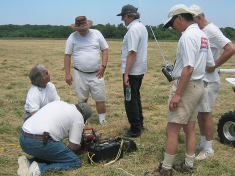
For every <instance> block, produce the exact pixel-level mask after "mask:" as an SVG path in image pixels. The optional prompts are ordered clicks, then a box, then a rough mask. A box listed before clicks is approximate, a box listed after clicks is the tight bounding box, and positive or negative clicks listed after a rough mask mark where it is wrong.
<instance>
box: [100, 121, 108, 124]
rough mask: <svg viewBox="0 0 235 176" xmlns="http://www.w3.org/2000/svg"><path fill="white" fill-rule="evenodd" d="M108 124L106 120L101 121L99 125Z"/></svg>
mask: <svg viewBox="0 0 235 176" xmlns="http://www.w3.org/2000/svg"><path fill="white" fill-rule="evenodd" d="M107 123H108V122H107V121H106V120H102V122H100V125H105V124H107Z"/></svg>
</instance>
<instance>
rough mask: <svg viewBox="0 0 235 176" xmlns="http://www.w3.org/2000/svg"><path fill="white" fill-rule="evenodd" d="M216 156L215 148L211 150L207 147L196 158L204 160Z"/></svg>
mask: <svg viewBox="0 0 235 176" xmlns="http://www.w3.org/2000/svg"><path fill="white" fill-rule="evenodd" d="M213 156H214V150H213V151H209V150H207V149H204V150H202V151H201V152H200V153H199V154H198V155H197V157H195V160H204V159H206V158H211V157H213Z"/></svg>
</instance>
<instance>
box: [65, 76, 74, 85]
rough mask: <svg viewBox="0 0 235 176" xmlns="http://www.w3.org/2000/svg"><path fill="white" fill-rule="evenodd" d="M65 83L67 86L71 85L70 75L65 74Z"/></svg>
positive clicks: (71, 78)
mask: <svg viewBox="0 0 235 176" xmlns="http://www.w3.org/2000/svg"><path fill="white" fill-rule="evenodd" d="M65 81H66V83H67V84H68V85H71V84H72V83H73V77H72V75H71V74H66V75H65Z"/></svg>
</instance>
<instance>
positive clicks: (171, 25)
mask: <svg viewBox="0 0 235 176" xmlns="http://www.w3.org/2000/svg"><path fill="white" fill-rule="evenodd" d="M177 17H178V15H175V16H173V18H172V19H171V21H170V23H169V26H170V27H172V28H173V29H174V27H173V25H174V22H175V19H176V18H177Z"/></svg>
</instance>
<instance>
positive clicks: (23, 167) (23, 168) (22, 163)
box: [17, 155, 30, 176]
mask: <svg viewBox="0 0 235 176" xmlns="http://www.w3.org/2000/svg"><path fill="white" fill-rule="evenodd" d="M18 164H19V169H18V170H17V175H19V176H26V175H27V173H28V171H29V166H30V162H29V160H28V159H27V158H26V156H25V155H22V156H20V157H19V158H18Z"/></svg>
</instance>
